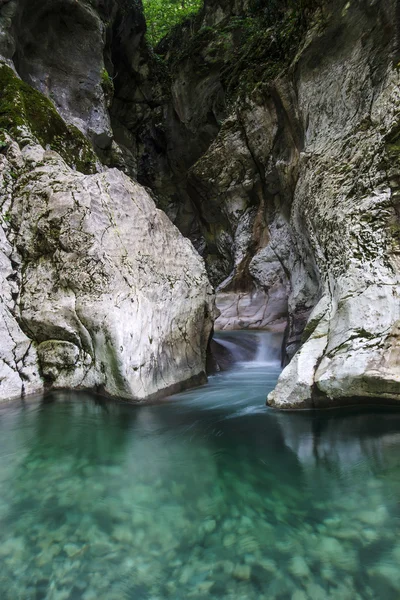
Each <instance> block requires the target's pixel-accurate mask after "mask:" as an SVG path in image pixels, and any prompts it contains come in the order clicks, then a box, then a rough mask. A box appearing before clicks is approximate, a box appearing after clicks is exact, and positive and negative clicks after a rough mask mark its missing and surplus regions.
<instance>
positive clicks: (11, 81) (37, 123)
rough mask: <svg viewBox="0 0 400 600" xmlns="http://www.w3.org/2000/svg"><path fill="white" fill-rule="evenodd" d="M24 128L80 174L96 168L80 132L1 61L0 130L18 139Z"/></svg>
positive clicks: (22, 134)
mask: <svg viewBox="0 0 400 600" xmlns="http://www.w3.org/2000/svg"><path fill="white" fill-rule="evenodd" d="M24 128H25V129H27V130H28V131H30V132H31V133H32V134H33V135H34V136H35V138H36V139H37V140H38V142H39V143H40V144H41V145H42V146H43V147H44V148H46V147H48V148H50V149H51V150H55V151H56V152H58V153H59V154H60V155H61V156H62V157H63V159H64V160H65V162H66V163H67V164H69V165H70V166H71V167H73V168H75V169H77V170H78V171H81V172H82V173H94V172H95V171H96V167H95V165H96V156H95V154H94V151H93V149H92V147H91V145H90V143H89V142H88V140H87V139H86V138H85V136H84V135H83V133H81V132H80V131H79V129H77V128H76V127H74V126H72V125H70V126H68V125H67V124H66V123H65V122H64V121H63V119H62V118H61V117H60V115H59V114H58V112H57V111H56V109H55V107H54V106H53V104H52V103H51V102H50V100H49V99H48V98H46V96H43V94H41V93H40V92H38V91H36V90H35V89H33V88H32V87H31V86H30V85H28V84H27V83H24V82H23V81H21V80H20V79H19V78H18V77H17V76H16V75H15V73H14V72H13V70H12V69H10V67H8V66H7V65H5V64H0V130H3V131H6V132H7V133H9V134H10V135H11V136H12V137H14V138H15V139H17V140H19V139H20V138H22V139H23V138H24Z"/></svg>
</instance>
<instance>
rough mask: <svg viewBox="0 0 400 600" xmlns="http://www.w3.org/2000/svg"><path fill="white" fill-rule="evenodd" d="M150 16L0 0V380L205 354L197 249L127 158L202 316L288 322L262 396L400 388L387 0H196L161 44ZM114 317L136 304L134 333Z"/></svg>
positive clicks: (181, 249)
mask: <svg viewBox="0 0 400 600" xmlns="http://www.w3.org/2000/svg"><path fill="white" fill-rule="evenodd" d="M144 30H145V25H144V20H143V15H142V12H141V8H140V3H137V2H135V1H134V0H115V1H112V0H92V1H90V2H89V1H86V0H79V1H77V2H76V1H75V0H74V1H73V0H57V2H54V1H53V0H52V2H50V0H48V1H47V0H40V1H39V0H35V1H34V2H32V1H29V2H28V1H27V0H26V1H24V0H21V1H20V2H16V0H9V1H7V2H4V1H3V2H2V3H0V54H2V55H3V56H4V60H5V61H6V62H7V64H8V65H9V66H11V67H12V68H14V66H15V67H16V69H17V71H18V72H19V74H20V75H21V76H22V78H23V80H24V82H25V83H22V82H20V80H19V79H16V78H14V79H13V77H11V76H10V73H8V75H7V73H6V75H5V74H4V73H5V71H4V68H3V69H0V77H1V78H2V84H3V88H4V89H5V90H6V94H5V95H4V94H3V97H5V100H4V99H3V104H4V102H6V110H4V108H3V109H2V110H0V125H1V127H2V128H4V129H5V130H6V131H7V134H8V136H10V137H6V138H4V140H3V141H2V142H0V144H2V145H1V147H0V151H1V154H0V156H1V160H2V161H3V162H2V164H3V167H4V168H3V171H4V172H5V173H8V177H6V178H5V180H4V181H5V183H4V184H3V186H5V187H3V189H4V190H7V194H8V195H7V200H2V206H3V234H2V236H3V237H2V238H1V244H2V246H1V250H2V256H3V258H2V261H1V265H2V267H1V269H2V274H3V275H2V276H3V278H4V285H3V288H2V289H3V290H4V293H3V299H4V303H5V304H4V306H6V307H7V311H8V312H7V311H6V312H5V313H4V314H6V315H7V318H5V320H4V338H5V339H8V340H9V341H8V342H7V343H5V345H4V350H2V352H3V353H5V354H4V357H3V362H4V364H3V367H2V369H3V371H4V372H5V373H8V375H7V376H6V378H5V379H4V381H7V382H8V383H7V385H8V386H9V389H11V388H12V387H13V386H14V387H16V389H18V390H20V389H21V387H22V383H23V385H24V390H25V391H26V390H32V389H33V390H35V389H37V387H38V386H39V387H40V385H41V376H45V377H46V378H47V381H49V382H50V381H51V382H53V385H55V386H63V385H73V386H75V385H76V386H83V387H85V386H87V387H91V386H100V387H103V388H104V389H106V390H107V391H109V392H110V393H116V392H115V390H116V389H118V390H119V391H118V393H119V394H122V395H126V396H129V397H132V396H134V397H136V398H142V397H145V396H148V395H152V394H153V393H157V392H158V390H160V389H167V388H169V386H171V385H172V384H173V383H174V381H183V380H188V379H191V378H193V377H195V376H197V375H199V374H200V373H202V372H203V366H202V364H203V363H202V361H203V359H204V348H205V344H206V340H207V338H208V333H209V331H210V329H211V320H212V317H211V314H212V303H211V300H210V298H211V296H210V294H211V292H210V288H209V287H208V283H207V280H206V275H205V271H204V269H203V263H202V262H201V260H200V259H199V258H198V257H197V255H196V254H194V251H193V249H192V247H191V246H190V244H189V242H184V241H183V240H182V238H181V237H179V235H178V233H177V231H176V229H174V228H173V227H172V226H171V225H170V224H169V222H168V221H167V219H166V218H165V217H164V214H163V213H158V212H156V209H155V207H154V205H153V204H152V201H151V200H150V198H149V197H148V196H147V194H146V192H144V191H143V189H142V188H140V187H138V186H137V185H136V184H134V183H132V181H131V180H130V179H129V178H127V177H126V176H124V175H122V173H121V172H120V171H123V172H124V173H125V174H127V175H128V176H130V177H133V178H137V179H138V181H139V183H141V184H143V185H145V186H147V187H148V188H150V189H151V190H152V192H153V193H154V197H155V198H156V201H157V204H158V206H159V207H160V208H162V209H163V211H164V212H165V213H166V214H167V215H168V217H169V218H170V219H171V220H172V221H173V222H174V223H175V224H176V226H177V227H178V229H179V230H180V231H181V232H182V233H183V234H184V235H185V236H187V237H188V238H189V239H190V240H191V241H192V242H193V244H194V246H195V248H196V249H197V250H198V251H199V253H200V254H201V255H202V256H203V258H204V261H205V265H206V269H207V273H208V276H209V278H210V281H211V283H212V284H213V285H214V286H215V287H216V289H217V305H218V307H219V309H220V312H221V314H220V316H219V318H218V319H217V323H216V326H217V327H219V328H222V329H229V328H237V327H245V328H251V327H254V328H259V327H270V328H275V329H282V328H284V327H285V326H286V335H285V353H284V354H285V357H284V361H285V364H287V366H286V368H285V370H284V371H283V373H282V376H281V378H280V380H279V382H278V385H277V387H276V389H275V391H274V392H272V393H271V395H270V396H269V400H268V401H269V403H270V404H271V405H272V406H277V407H281V408H305V407H314V406H317V407H318V406H327V405H332V404H337V403H349V402H354V401H363V402H365V401H367V402H369V401H376V399H380V400H381V401H385V402H392V401H398V400H400V364H399V360H400V359H399V356H398V350H397V348H398V344H399V339H398V337H399V323H400V314H399V313H400V309H399V306H400V305H399V301H398V296H399V292H400V288H399V285H400V280H399V258H398V256H399V207H398V197H399V193H398V187H399V181H400V178H399V173H400V170H399V153H400V145H399V141H398V140H399V138H400V133H399V132H400V120H399V109H400V97H399V93H398V89H399V69H398V65H399V59H400V56H399V54H400V52H399V46H398V40H399V32H398V8H397V2H396V1H395V0H388V1H387V2H384V3H383V2H376V1H374V0H359V1H355V0H354V1H353V0H351V1H350V2H347V1H346V0H335V2H326V1H324V0H305V1H304V2H301V3H298V5H297V4H296V3H294V5H293V6H292V5H291V6H290V7H289V6H286V5H285V3H271V2H265V1H264V0H259V1H257V2H253V1H247V0H240V1H239V0H219V1H218V2H216V1H214V0H207V1H206V2H205V5H204V9H203V10H202V12H201V13H200V14H199V16H198V17H197V18H196V19H195V20H194V21H192V22H190V23H186V24H183V25H182V27H181V29H180V31H178V32H176V33H175V36H174V35H172V36H171V37H170V39H167V40H164V41H163V42H162V43H161V45H160V47H159V48H158V49H157V51H158V52H159V53H161V54H162V57H163V59H162V60H159V59H157V58H155V56H154V54H153V53H152V52H151V51H150V50H149V49H148V47H147V45H146V43H145V40H144ZM55 31H56V32H57V36H56V37H54V36H53V33H54V32H55ZM38 32H40V35H39V34H38ZM11 80H12V81H11ZM16 82H18V83H16ZM28 84H29V85H32V86H33V87H34V88H35V89H36V90H38V92H35V93H33V90H32V88H31V87H29V85H28ZM35 94H36V95H35ZM14 96H16V97H17V104H16V106H17V110H16V111H15V110H14V112H12V109H13V106H14V103H13V101H12V98H13V97H14ZM46 97H47V98H50V99H52V101H53V102H54V104H55V106H56V108H57V109H58V111H59V113H60V114H61V115H62V116H63V118H64V120H62V119H61V118H60V116H59V115H58V114H57V113H56V112H55V111H54V107H53V105H52V104H51V102H50V101H49V100H46ZM32 106H35V110H32ZM19 115H22V117H20V116H19ZM21 127H22V130H21ZM21 131H22V133H21ZM24 132H25V133H24ZM29 132H30V133H29ZM32 136H33V137H32ZM85 136H86V137H87V138H88V139H89V140H90V141H91V142H92V143H93V145H94V149H95V151H96V155H95V154H94V153H93V150H92V148H91V147H90V144H88V142H87V139H86V137H85ZM10 139H11V141H10ZM38 143H39V145H38ZM55 152H56V153H57V154H55ZM60 155H61V158H60ZM35 157H36V158H35ZM13 161H14V162H13ZM64 161H65V162H64ZM67 165H68V166H67ZM104 165H107V166H109V167H118V169H119V171H114V170H110V171H105V172H102V171H103V170H104V168H105V167H104ZM71 169H72V170H71ZM77 171H80V172H81V173H83V174H79V173H78V172H77ZM52 179H53V180H54V181H52ZM108 190H112V200H110V199H109V192H108ZM4 193H6V192H4ZM75 196H76V198H78V199H76V198H75ZM4 197H6V196H4ZM71 197H72V198H73V203H74V204H73V206H74V209H73V210H72V208H71V206H72V205H71V202H72V201H71ZM127 198H131V201H132V202H131V201H128V200H127ZM144 198H146V200H145V199H144ZM11 203H12V209H11V208H10V206H11ZM30 203H31V204H32V205H31V204H30ZM128 205H129V206H130V212H129V210H128V209H127V206H128ZM138 206H140V207H141V208H140V210H139V208H138ZM100 207H101V208H100ZM114 209H115V211H116V215H117V216H114ZM52 211H55V212H54V214H55V215H59V216H58V217H57V216H55V217H54V219H55V224H53V222H52V219H53V216H52V215H53V212H52ZM87 211H88V212H87ZM88 214H90V215H91V217H90V223H89V220H88V219H86V217H87V215H88ZM122 214H126V215H128V216H127V217H126V222H125V219H124V218H123V217H122V216H121V215H122ZM143 215H146V216H145V217H144V216H143ZM155 215H158V216H157V218H156V216H155ZM57 219H58V220H57ZM115 219H117V220H116V221H115ZM128 220H130V221H131V224H130V225H129V226H128ZM136 223H138V224H139V223H140V226H139V225H137V227H138V229H136ZM150 223H153V224H154V229H151V227H150V225H149V224H150ZM161 223H162V225H161ZM78 225H79V226H78ZM128 227H130V229H129V231H132V232H133V231H134V232H135V236H136V237H135V239H137V240H139V241H138V242H137V243H136V242H135V241H134V240H132V239H131V238H130V237H129V235H128V231H127V230H128ZM171 227H172V229H171ZM71 232H73V234H72V233H71ZM98 232H101V233H98ZM156 232H158V234H156ZM103 234H104V235H103ZM156 235H159V237H157V239H156V238H155V237H154V236H156ZM141 236H144V237H141ZM163 236H164V237H163ZM174 236H175V237H174ZM70 237H71V239H73V242H68V239H69V238H70ZM156 244H157V246H156ZM75 248H76V249H77V250H76V252H77V259H76V261H75V262H76V265H75V266H74V269H76V270H73V269H72V267H71V264H70V260H67V258H66V255H67V256H69V255H70V254H72V255H74V256H75V254H74V253H75ZM167 249H168V251H169V254H168V252H167ZM139 250H140V253H142V252H146V253H147V257H146V259H143V260H142V262H141V266H140V267H139V263H138V257H139V256H140V255H139ZM92 252H93V253H94V254H93V256H94V258H92ZM162 254H163V255H164V256H168V257H169V260H168V269H166V270H165V271H163V270H162V267H161V263H160V260H161V255H162ZM105 257H107V258H105ZM69 258H71V256H69ZM113 261H114V262H113ZM169 261H170V262H171V264H169ZM139 262H140V261H139ZM149 264H152V265H154V266H153V271H150V269H149V268H147V265H149ZM184 266H185V267H187V268H186V269H185V268H184ZM71 269H72V270H71ZM88 269H89V270H88ZM92 269H93V277H92V276H89V279H88V278H87V275H85V273H87V272H88V273H89V275H90V273H92ZM146 269H147V270H146ZM179 274H180V275H179ZM167 275H168V277H170V278H171V282H172V283H171V282H170V283H171V285H170V287H169V288H168V285H167V283H166V281H167V280H168V277H167ZM146 277H147V279H146ZM60 278H61V279H60ZM178 280H179V283H177V282H178ZM88 286H89V287H88ZM90 286H93V290H95V291H94V292H93V294H92V293H91V291H90V289H89V288H90ZM132 286H133V287H134V288H135V300H134V302H133V303H131V304H132V306H131V304H129V302H128V300H127V298H128V297H129V294H130V293H133V292H132ZM181 286H183V288H182V287H181ZM186 287H187V289H188V292H187V293H184V292H183V291H182V289H186ZM145 290H147V292H148V293H147V292H145ZM149 290H151V292H150V291H149ZM167 292H168V293H167ZM175 293H176V296H175V295H174V294H175ZM152 294H153V296H152V299H150V296H151V295H152ZM93 296H94V297H95V299H96V301H94V300H93ZM161 299H162V304H160V302H161ZM91 302H92V304H91ZM89 306H92V308H90V309H89ZM165 306H168V311H167V312H168V314H165ZM189 306H190V308H189ZM106 307H108V308H107V309H106ZM128 307H129V308H128ZM175 310H176V311H177V312H175ZM189 310H190V311H191V314H193V316H192V317H191V319H189V322H187V315H188V311H189ZM135 311H137V313H135ZM151 311H153V313H152V316H151V323H150V316H149V315H150V312H151ZM158 311H160V314H159V312H158ZM122 313H123V314H124V315H125V314H126V315H127V316H126V317H123V319H125V318H126V322H127V323H132V322H133V321H132V320H133V315H134V314H137V315H139V314H140V315H141V316H140V317H139V316H138V319H140V320H141V321H142V322H143V323H144V322H145V321H146V319H149V325H148V326H146V327H145V326H144V325H143V329H140V327H139V326H138V328H137V329H136V326H135V329H134V332H133V338H131V339H132V340H133V341H132V342H129V340H127V339H125V337H126V335H127V333H126V331H125V328H122V329H121V317H120V315H121V314H122ZM161 313H164V316H163V317H162V316H161ZM43 314H45V315H47V316H43ZM135 322H136V321H135ZM137 322H139V321H137ZM184 322H185V323H186V322H187V327H188V328H189V329H185V327H184V326H183V323H184ZM172 323H176V326H175V325H173V324H172ZM178 325H179V326H178ZM144 329H146V330H149V331H150V330H152V331H154V335H153V333H150V334H149V335H148V337H149V339H148V340H146V341H145V340H144V339H143V334H142V333H140V332H141V331H143V330H144ZM105 331H106V332H107V333H105ZM178 331H179V334H177V332H178ZM131 333H132V331H131ZM175 334H177V335H178V338H174V335H175ZM157 335H158V336H159V337H158V338H157ZM135 336H138V337H135ZM140 336H142V337H140ZM139 338H140V340H141V341H140V346H139V341H138V340H139ZM150 339H151V340H152V341H151V342H150ZM157 339H158V342H157V348H162V349H164V350H163V351H162V352H163V356H161V354H160V352H158V350H157V349H156V345H155V341H154V340H157ZM135 340H136V341H135ZM173 340H175V341H174V342H173V343H174V345H176V347H177V348H181V349H182V352H181V350H177V351H176V352H175V351H174V353H173V354H172V353H171V352H170V350H169V348H170V346H169V345H168V344H170V343H172V341H173ZM180 344H181V345H180ZM136 347H139V350H140V351H141V348H143V353H144V354H143V356H142V355H141V354H140V352H138V356H139V355H140V358H138V359H137V360H136V358H135V359H133V349H135V348H136ZM109 348H112V351H111V350H109ZM165 348H168V350H166V349H165ZM199 348H201V349H200V350H199ZM110 352H111V355H112V356H113V357H114V358H113V359H110V356H111V355H110ZM186 355H187V356H186ZM194 355H196V356H197V358H195V357H194ZM107 356H108V359H107V358H106V357H107ZM184 356H186V358H182V357H184ZM164 358H165V360H164ZM114 359H115V360H114ZM175 359H176V361H177V363H176V370H175V371H174V369H175V365H174V363H173V361H174V360H175ZM154 361H157V362H158V365H159V366H160V369H159V371H160V373H162V378H163V379H162V381H161V375H160V377H158V375H156V373H157V371H154V370H153V371H151V366H150V365H152V364H153V363H154ZM171 361H172V363H171ZM102 364H103V365H104V366H102ZM171 364H173V367H172V368H171ZM38 365H39V366H38ZM66 365H67V367H68V368H66ZM68 365H69V366H68ZM106 365H108V366H106ZM140 365H145V366H143V367H142V371H143V372H142V373H141V369H140ZM190 365H193V368H192V367H191V366H190ZM39 368H40V373H41V375H39V374H38V369H39ZM136 368H138V371H135V370H134V369H136ZM107 369H108V371H107ZM130 369H131V370H130ZM106 371H107V372H106ZM132 371H133V373H132ZM174 372H175V374H176V376H174V375H172V379H173V380H174V381H172V379H171V380H170V379H169V378H168V377H169V375H168V374H169V373H172V374H173V373H174ZM152 373H153V374H155V375H154V377H155V380H154V381H153V379H152ZM11 375H12V376H11ZM140 377H141V379H140ZM67 382H70V383H67ZM144 382H145V383H144ZM142 383H143V389H145V390H146V392H143V394H142V392H140V389H141V388H140V385H141V384H142ZM10 386H11V387H10ZM18 393H19V392H18ZM7 394H8V395H10V393H9V392H7ZM7 394H5V395H7ZM141 394H142V395H141Z"/></svg>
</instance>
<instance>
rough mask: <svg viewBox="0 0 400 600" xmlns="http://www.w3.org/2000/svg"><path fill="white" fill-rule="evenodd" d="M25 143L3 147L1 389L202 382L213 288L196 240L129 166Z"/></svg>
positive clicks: (154, 388)
mask: <svg viewBox="0 0 400 600" xmlns="http://www.w3.org/2000/svg"><path fill="white" fill-rule="evenodd" d="M25 143H26V145H24V147H23V148H20V146H19V145H18V144H17V143H15V142H13V141H12V140H11V138H9V137H8V136H7V137H5V138H3V141H2V154H0V176H1V179H0V182H1V184H0V185H1V187H0V198H1V203H0V204H1V207H2V227H1V237H0V242H1V248H0V250H1V271H0V272H1V276H2V288H1V300H2V303H1V317H2V320H1V323H2V325H1V327H2V347H1V354H0V362H1V371H0V399H1V400H4V399H8V398H10V397H16V396H20V395H23V394H26V393H30V392H33V391H39V390H40V389H41V388H42V387H43V385H44V386H45V387H50V386H51V387H53V388H75V389H96V390H98V391H102V392H104V393H106V394H110V395H112V396H118V397H123V398H126V399H130V400H136V401H142V400H145V399H148V398H150V397H151V398H154V397H157V396H159V395H161V394H165V393H167V392H169V391H172V390H175V389H179V388H180V387H183V386H184V385H189V384H190V383H199V382H202V381H204V380H205V359H206V348H207V344H208V340H209V337H210V333H211V329H212V323H213V310H214V308H213V294H212V289H211V286H210V284H209V283H208V279H207V276H206V272H205V267H204V263H203V260H202V259H201V258H200V256H199V255H198V254H197V253H196V251H195V250H194V248H193V246H192V244H191V243H190V242H189V241H188V240H187V239H185V238H184V237H183V236H182V235H181V234H180V233H179V231H178V230H177V229H176V227H175V226H174V225H173V224H172V223H171V222H170V220H169V219H168V217H167V216H166V215H165V214H164V213H163V212H162V211H160V210H158V209H157V208H156V207H155V205H154V202H153V200H152V199H151V197H150V196H149V195H148V193H147V192H146V191H145V190H144V188H142V187H141V186H140V185H138V184H137V183H135V182H133V181H132V180H130V179H129V178H128V177H127V176H126V175H124V174H123V173H121V172H120V171H118V170H116V169H112V170H107V171H106V172H104V173H98V174H94V175H84V174H81V173H78V172H77V171H73V170H72V169H71V168H70V167H69V166H68V165H67V164H66V163H65V162H64V161H63V159H62V158H61V157H60V155H59V154H57V153H56V152H53V151H45V150H44V149H43V148H42V147H41V146H40V145H38V144H35V143H34V141H32V140H25Z"/></svg>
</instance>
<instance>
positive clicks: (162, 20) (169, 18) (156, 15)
mask: <svg viewBox="0 0 400 600" xmlns="http://www.w3.org/2000/svg"><path fill="white" fill-rule="evenodd" d="M202 4H203V0H143V7H144V14H145V16H146V21H147V37H148V40H149V42H150V43H151V44H152V45H153V46H155V45H156V44H157V43H158V42H159V41H160V40H161V39H162V38H163V37H164V36H165V35H167V33H168V32H169V31H170V30H171V29H172V27H174V25H177V24H178V23H180V22H181V21H183V20H184V19H186V18H187V17H189V16H191V15H192V14H195V13H196V12H197V11H198V10H199V9H200V8H201V6H202Z"/></svg>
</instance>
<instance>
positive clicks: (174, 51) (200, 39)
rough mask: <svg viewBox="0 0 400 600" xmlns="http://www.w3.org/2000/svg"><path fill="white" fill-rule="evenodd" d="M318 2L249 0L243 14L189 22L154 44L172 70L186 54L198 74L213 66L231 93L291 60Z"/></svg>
mask: <svg viewBox="0 0 400 600" xmlns="http://www.w3.org/2000/svg"><path fill="white" fill-rule="evenodd" d="M320 6H321V1H320V0H252V1H251V2H250V6H249V10H248V12H247V14H245V15H243V16H233V17H230V18H228V19H225V20H223V21H222V22H220V23H218V24H217V25H216V26H214V27H208V26H204V25H203V26H201V24H200V22H199V21H197V23H196V22H195V21H193V22H192V24H191V25H190V27H189V26H186V24H185V25H184V26H177V27H175V28H173V29H172V30H171V32H170V34H169V35H168V36H167V38H166V39H165V40H164V41H163V44H162V46H161V45H160V46H159V49H161V50H162V52H163V54H167V53H168V54H169V56H170V58H169V64H168V66H169V68H170V70H171V72H172V73H173V72H174V71H176V70H179V68H180V63H181V61H183V60H185V59H186V58H189V57H190V61H191V63H192V64H193V69H194V72H195V73H197V74H198V75H199V76H201V75H202V73H205V74H206V73H208V72H209V71H210V66H211V65H215V68H217V69H219V70H220V74H221V80H222V83H223V84H224V87H225V90H226V92H227V97H228V98H229V97H231V98H232V97H233V98H234V97H236V96H237V94H238V93H240V92H244V93H245V94H247V93H248V92H249V91H251V90H252V89H254V87H255V86H257V85H259V84H260V83H263V82H266V81H268V80H270V79H273V78H274V77H276V76H277V75H278V74H279V73H281V72H282V71H283V70H284V69H285V68H287V67H288V66H289V65H290V64H291V62H292V60H293V59H294V57H295V55H296V53H297V51H298V49H299V47H300V45H301V42H302V40H303V39H304V34H305V32H306V31H307V28H308V27H309V26H310V23H311V22H312V21H314V20H315V18H316V15H317V14H318V15H319V17H320V20H321V25H322V21H323V18H322V13H321V11H320V10H318V9H319V8H320Z"/></svg>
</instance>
